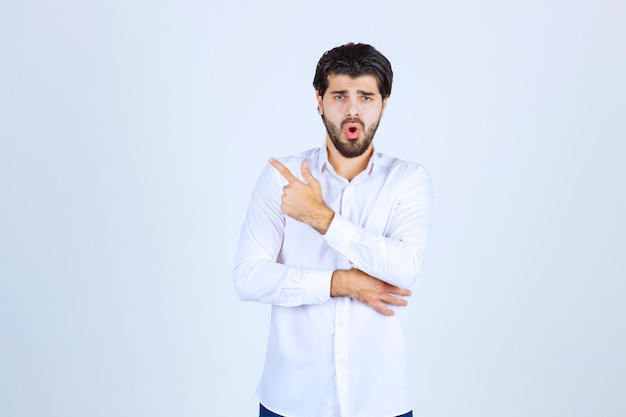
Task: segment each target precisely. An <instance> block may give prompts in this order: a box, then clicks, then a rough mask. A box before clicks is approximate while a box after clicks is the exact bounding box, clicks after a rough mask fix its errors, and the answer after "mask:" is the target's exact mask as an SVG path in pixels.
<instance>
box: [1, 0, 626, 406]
mask: <svg viewBox="0 0 626 417" xmlns="http://www.w3.org/2000/svg"><path fill="white" fill-rule="evenodd" d="M348 41H361V42H367V43H371V44H373V45H374V46H375V47H377V48H378V49H379V50H380V51H381V52H383V53H384V54H385V55H386V56H387V57H388V58H389V59H390V60H391V62H392V64H393V67H394V71H395V76H396V77H395V83H394V87H393V91H392V95H391V99H390V102H389V106H388V108H387V111H386V114H385V117H384V119H383V121H382V123H381V127H380V129H379V131H378V134H377V136H376V140H375V143H376V146H377V149H378V150H379V151H382V152H385V153H389V154H392V155H396V156H400V157H402V158H404V159H408V160H411V161H415V162H419V163H421V164H423V165H424V166H425V167H426V168H427V169H428V170H429V171H430V172H431V174H432V177H433V181H434V187H435V216H434V228H433V240H432V243H431V247H430V251H429V253H428V255H427V259H426V265H425V268H424V270H423V273H422V275H421V278H420V280H419V283H418V284H417V286H416V287H415V288H414V294H415V295H414V296H413V297H412V299H411V306H410V308H411V315H412V320H413V321H412V323H413V334H412V340H411V341H412V343H413V346H414V348H413V349H414V374H415V378H416V381H417V386H416V392H415V397H416V408H415V414H416V416H438V417H452V416H466V417H467V416H470V417H471V416H481V417H484V416H498V417H500V416H507V417H508V416H520V417H521V416H524V417H525V416H534V417H543V416H545V417H555V416H567V417H582V416H594V417H595V416H603V417H612V416H615V417H617V416H624V415H626V396H625V395H624V393H625V392H626V357H625V356H626V323H625V318H626V303H625V302H624V300H625V295H626V283H625V279H626V256H625V255H624V253H625V252H626V221H624V213H626V196H625V194H626V192H625V190H626V184H625V179H626V169H625V165H626V164H625V163H624V161H623V159H624V151H625V145H624V141H625V139H626V81H625V79H626V4H625V2H624V1H619V0H612V1H611V0H603V1H601V0H597V1H593V0H573V1H565V0H563V1H549V0H548V1H546V0H541V1H540V0H526V1H495V0H494V1H487V0H478V1H473V2H467V1H462V0H448V1H446V0H444V1H431V2H426V1H416V2H411V1H405V0H403V1H399V2H395V1H385V2H368V1H365V2H327V1H326V2H324V1H323V2H293V1H286V0H285V1H279V0H274V1H265V2H261V1H259V2H256V1H252V0H247V1H228V2H219V3H216V2H211V1H198V0H183V1H177V2H173V1H172V2H167V1H122V0H118V1H106V2H105V1H100V2H98V1H78V0H76V1H69V0H59V1H54V2H53V1H43V0H32V1H28V0H20V1H17V0H12V1H11V0H0V61H1V65H0V337H1V339H0V415H2V416H11V417H13V416H15V417H30V416H46V417H56V416H59V417H61V416H63V417H67V416H88V417H99V416H103V417H104V416H107V417H109V416H242V417H244V416H254V415H255V413H256V412H257V411H256V410H257V404H256V402H255V399H254V397H253V390H254V387H255V385H256V382H257V380H258V378H259V375H260V371H261V367H262V362H263V356H264V349H265V342H266V333H267V322H268V312H269V307H268V306H266V305H257V304H253V303H243V302H240V301H239V300H238V299H237V298H236V296H235V294H234V291H233V287H232V284H231V267H232V262H233V258H234V252H235V246H236V240H237V236H238V232H239V227H240V225H241V222H242V221H243V218H244V214H245V209H246V206H247V203H248V200H249V197H250V193H251V191H252V187H253V185H254V183H255V181H256V178H257V175H258V173H259V172H260V170H261V169H262V167H263V166H264V164H265V163H266V160H267V158H268V157H269V156H285V155H290V154H293V153H296V152H300V151H302V150H305V149H309V148H312V147H315V146H319V145H321V144H322V141H323V138H324V130H323V127H322V124H321V122H320V120H319V116H318V115H317V113H316V111H315V101H314V92H313V89H312V86H311V81H312V79H313V73H314V68H315V64H316V63H317V60H318V59H319V57H320V56H321V54H322V53H323V52H324V51H326V50H328V49H330V48H332V47H334V46H337V45H340V44H343V43H345V42H348Z"/></svg>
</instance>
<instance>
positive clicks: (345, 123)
mask: <svg viewBox="0 0 626 417" xmlns="http://www.w3.org/2000/svg"><path fill="white" fill-rule="evenodd" d="M348 123H358V124H360V125H361V127H362V128H363V130H365V123H363V121H362V120H361V119H359V118H358V117H348V118H347V119H344V120H343V122H341V128H342V129H343V128H344V127H345V126H346V125H347V124H348Z"/></svg>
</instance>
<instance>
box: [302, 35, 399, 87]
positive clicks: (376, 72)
mask: <svg viewBox="0 0 626 417" xmlns="http://www.w3.org/2000/svg"><path fill="white" fill-rule="evenodd" d="M339 74H341V75H349V76H350V77H353V78H355V77H359V76H361V75H373V76H375V77H376V79H377V81H378V90H379V91H380V94H381V95H382V96H383V98H387V97H389V95H390V94H391V84H392V82H393V71H392V70H391V63H390V62H389V60H388V59H387V58H385V56H384V55H383V54H381V53H380V52H378V51H377V50H376V49H375V48H374V47H373V46H371V45H367V44H364V43H356V44H355V43H352V42H350V43H347V44H345V45H341V46H337V47H336V48H333V49H331V50H330V51H327V52H325V53H324V55H322V57H321V58H320V60H319V62H318V63H317V68H316V69H315V77H313V87H314V88H315V90H317V91H319V94H320V96H324V93H326V89H327V88H328V76H329V75H339Z"/></svg>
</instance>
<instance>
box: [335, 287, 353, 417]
mask: <svg viewBox="0 0 626 417" xmlns="http://www.w3.org/2000/svg"><path fill="white" fill-rule="evenodd" d="M349 302H350V299H349V298H347V297H346V298H342V299H341V302H340V303H338V304H337V313H336V316H335V370H336V373H337V394H338V396H339V406H340V408H341V409H342V410H345V406H346V404H348V383H349V376H348V360H349V358H348V334H347V330H348V329H347V327H348V326H347V315H346V312H347V310H348V303H349ZM342 415H345V411H344V412H342Z"/></svg>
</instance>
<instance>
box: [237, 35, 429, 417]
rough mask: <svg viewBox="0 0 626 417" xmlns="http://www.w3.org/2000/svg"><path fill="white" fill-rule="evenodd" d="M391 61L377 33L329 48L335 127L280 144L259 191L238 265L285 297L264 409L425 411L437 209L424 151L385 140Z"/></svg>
mask: <svg viewBox="0 0 626 417" xmlns="http://www.w3.org/2000/svg"><path fill="white" fill-rule="evenodd" d="M392 80H393V72H392V70H391V64H390V63H389V61H388V60H387V59H386V58H385V57H384V56H383V55H382V54H381V53H380V52H378V51H377V50H376V49H374V48H373V47H372V46H370V45H365V44H353V43H350V44H346V45H343V46H339V47H336V48H334V49H332V50H330V51H328V52H326V53H325V54H324V55H323V56H322V58H321V59H320V61H319V63H318V65H317V69H316V73H315V77H314V80H313V86H314V88H315V91H316V98H317V105H318V111H319V114H320V115H321V117H322V121H323V123H324V125H325V126H326V140H325V143H324V145H323V146H322V147H321V148H317V149H312V150H309V151H306V152H304V153H302V154H299V155H296V156H292V157H288V158H283V159H281V160H280V161H279V160H276V159H273V158H270V164H268V165H267V167H266V169H265V170H264V171H263V172H262V174H261V176H260V178H259V181H258V183H257V185H256V188H255V190H254V192H253V195H252V201H251V203H250V206H249V208H248V213H247V217H246V220H245V222H244V224H243V227H242V230H241V236H240V240H239V245H238V248H237V256H236V262H235V266H234V270H233V279H234V284H235V288H236V291H237V294H238V295H239V297H240V298H241V299H242V300H250V301H258V302H263V303H269V304H272V314H271V327H270V335H269V342H268V347H267V356H266V362H265V367H264V370H263V376H262V379H261V382H260V385H259V388H258V395H259V399H260V402H261V407H260V408H261V414H260V415H261V416H277V415H278V416H286V417H335V416H343V417H395V416H411V415H412V413H411V408H412V403H411V392H412V391H411V386H410V369H409V366H408V361H407V359H408V356H409V354H410V353H409V352H408V351H407V347H406V339H407V336H408V335H407V331H408V327H407V318H408V317H407V314H406V309H404V308H403V307H404V306H406V305H407V301H406V297H408V296H410V295H411V292H410V290H409V289H408V288H410V287H411V286H412V285H413V283H414V282H415V279H416V277H417V275H418V272H419V270H420V268H421V266H422V259H423V256H424V253H425V251H426V246H427V244H428V240H429V231H430V222H431V206H432V197H431V185H430V178H429V176H428V173H427V172H426V171H425V170H424V168H422V167H421V166H420V165H417V164H414V163H409V162H404V161H401V160H399V159H395V158H392V157H389V156H386V155H383V154H380V153H376V152H374V146H373V141H372V140H373V138H374V134H375V132H376V128H377V127H378V123H379V121H380V119H381V117H382V116H383V113H384V111H385V107H386V105H387V100H388V98H389V95H390V93H391V84H392Z"/></svg>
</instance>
